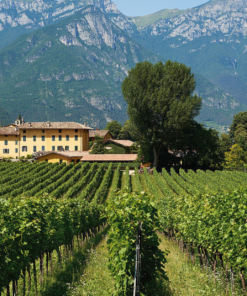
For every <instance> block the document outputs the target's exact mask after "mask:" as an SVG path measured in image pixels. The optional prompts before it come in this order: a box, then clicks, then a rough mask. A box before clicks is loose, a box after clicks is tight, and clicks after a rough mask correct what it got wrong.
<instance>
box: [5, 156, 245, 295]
mask: <svg viewBox="0 0 247 296" xmlns="http://www.w3.org/2000/svg"><path fill="white" fill-rule="evenodd" d="M120 169H121V166H120V165H118V164H115V165H113V164H97V163H94V164H89V163H79V164H77V165H73V164H70V165H68V166H66V165H64V164H61V165H60V164H49V163H46V162H44V163H40V164H37V163H22V162H20V163H6V162H1V163H0V184H1V187H0V199H1V203H0V208H1V209H0V229H1V237H0V270H1V272H0V292H2V293H3V294H2V295H7V296H8V295H10V292H12V293H13V295H15V293H16V291H17V290H18V289H19V291H20V290H21V294H22V295H26V294H28V293H29V294H30V291H34V292H33V293H34V294H37V293H36V290H37V287H38V286H40V285H42V282H43V281H44V275H45V273H46V274H48V273H49V274H52V272H53V265H52V264H54V258H53V257H54V256H56V260H57V261H59V260H60V261H62V260H63V256H64V255H66V254H67V255H68V254H73V250H75V247H76V246H77V247H80V246H83V244H84V241H85V238H88V237H95V236H97V233H99V232H100V231H102V227H103V226H104V225H105V222H106V221H105V219H104V218H102V217H101V214H102V209H103V208H104V204H105V203H106V201H107V200H108V199H109V198H111V197H114V194H115V191H117V190H120V189H125V188H128V191H140V192H142V191H145V192H147V193H148V194H149V195H150V197H151V199H152V200H153V201H155V202H156V203H157V206H158V208H159V215H160V223H161V226H162V231H164V232H165V233H166V235H167V236H169V237H170V239H175V237H176V240H177V239H179V244H180V248H181V249H182V250H183V251H184V250H187V252H188V254H189V253H190V254H191V258H192V259H193V260H195V259H194V258H195V254H197V258H199V260H200V261H199V262H200V264H201V266H202V268H204V267H207V268H209V266H211V265H212V267H213V271H214V273H215V272H216V265H217V264H218V265H220V266H221V267H222V268H223V267H224V268H225V267H226V268H227V270H228V269H229V270H230V273H229V276H231V277H233V281H231V285H232V289H233V291H234V289H235V286H234V277H236V274H239V276H240V280H241V281H240V283H242V286H243V290H244V289H245V286H244V284H245V280H244V276H245V266H246V262H247V249H246V237H247V231H246V228H247V224H246V221H247V220H246V213H247V195H246V193H245V192H246V189H247V188H246V187H247V182H246V181H247V174H246V173H243V172H228V171H222V172H221V171H216V172H212V171H207V172H204V171H200V170H198V171H197V172H194V171H191V170H189V171H188V172H185V171H184V170H182V169H180V171H179V173H176V172H175V170H174V169H171V171H170V174H169V173H168V172H167V171H166V170H165V169H163V170H162V174H160V173H158V172H157V171H156V170H154V172H153V175H149V174H148V172H147V171H146V170H145V171H144V174H142V175H139V174H138V173H137V169H135V172H133V171H132V173H133V174H129V167H128V166H127V167H126V170H124V171H123V170H120ZM236 189H238V190H239V191H235V190H236ZM54 254H55V255H54ZM38 265H39V266H38ZM2 270H3V271H4V272H2ZM18 280H19V283H20V282H21V288H20V284H19V286H18ZM225 280H226V281H228V277H226V278H225ZM231 280H232V278H231ZM10 284H11V286H10ZM0 294H1V293H0ZM18 294H19V293H18ZM31 294H32V293H31ZM31 294H30V295H31ZM54 295H55V294H54Z"/></svg>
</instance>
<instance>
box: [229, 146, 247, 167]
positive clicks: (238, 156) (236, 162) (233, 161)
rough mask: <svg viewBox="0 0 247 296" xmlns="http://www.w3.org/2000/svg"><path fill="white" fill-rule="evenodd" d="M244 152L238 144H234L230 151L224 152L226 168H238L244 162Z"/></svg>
mask: <svg viewBox="0 0 247 296" xmlns="http://www.w3.org/2000/svg"><path fill="white" fill-rule="evenodd" d="M246 160H247V159H246V152H245V151H244V150H243V149H242V148H241V147H240V146H239V145H238V144H234V145H233V146H232V148H231V149H230V152H226V153H225V162H226V167H227V168H235V169H236V168H239V167H243V166H244V164H246Z"/></svg>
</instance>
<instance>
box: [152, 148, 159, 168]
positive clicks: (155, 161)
mask: <svg viewBox="0 0 247 296" xmlns="http://www.w3.org/2000/svg"><path fill="white" fill-rule="evenodd" d="M153 151H154V163H153V167H154V168H157V167H158V162H159V151H160V147H159V148H157V147H155V146H153Z"/></svg>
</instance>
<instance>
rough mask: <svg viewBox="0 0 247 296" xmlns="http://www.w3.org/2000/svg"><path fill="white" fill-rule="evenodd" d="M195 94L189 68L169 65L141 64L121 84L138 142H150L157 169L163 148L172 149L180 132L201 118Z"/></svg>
mask: <svg viewBox="0 0 247 296" xmlns="http://www.w3.org/2000/svg"><path fill="white" fill-rule="evenodd" d="M194 90H195V79H194V75H193V74H191V70H190V68H187V67H186V66H185V65H183V64H179V63H177V62H174V63H173V62H171V61H170V60H169V61H167V62H166V63H165V64H163V63H161V62H159V63H157V64H155V65H152V64H151V63H149V62H143V63H138V64H137V65H136V67H135V68H133V69H132V70H131V71H129V76H128V77H126V78H125V80H124V81H123V84H122V92H123V95H124V98H125V100H126V101H127V103H128V111H127V113H128V114H129V117H130V120H131V122H132V123H133V124H134V125H135V127H136V130H137V132H138V133H137V134H138V139H137V140H138V141H139V142H142V141H148V142H149V143H150V145H151V147H152V148H153V151H154V167H157V165H158V159H159V152H160V148H161V147H162V145H165V147H167V149H168V147H171V146H173V144H174V141H175V142H176V141H177V136H178V134H180V132H181V130H182V129H183V128H184V127H185V126H186V125H188V124H189V123H190V122H191V120H192V119H193V118H194V117H195V116H197V115H198V114H199V111H200V108H201V98H199V97H198V96H197V95H193V96H192V93H193V91H194Z"/></svg>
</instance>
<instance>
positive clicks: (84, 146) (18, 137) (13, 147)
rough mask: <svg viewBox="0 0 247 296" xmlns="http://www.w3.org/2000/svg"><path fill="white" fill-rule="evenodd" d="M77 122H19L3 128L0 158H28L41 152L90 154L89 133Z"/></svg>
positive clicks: (1, 130)
mask: <svg viewBox="0 0 247 296" xmlns="http://www.w3.org/2000/svg"><path fill="white" fill-rule="evenodd" d="M90 129H91V128H90V127H87V126H86V125H85V124H84V125H83V124H80V123H76V122H49V121H48V122H27V123H24V120H22V122H20V121H19V120H16V121H15V123H14V124H11V125H9V126H6V127H1V128H0V156H1V157H6V158H7V157H12V158H19V157H22V156H24V157H26V156H27V155H28V154H33V153H37V152H39V151H43V152H44V151H88V150H89V130H90Z"/></svg>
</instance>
